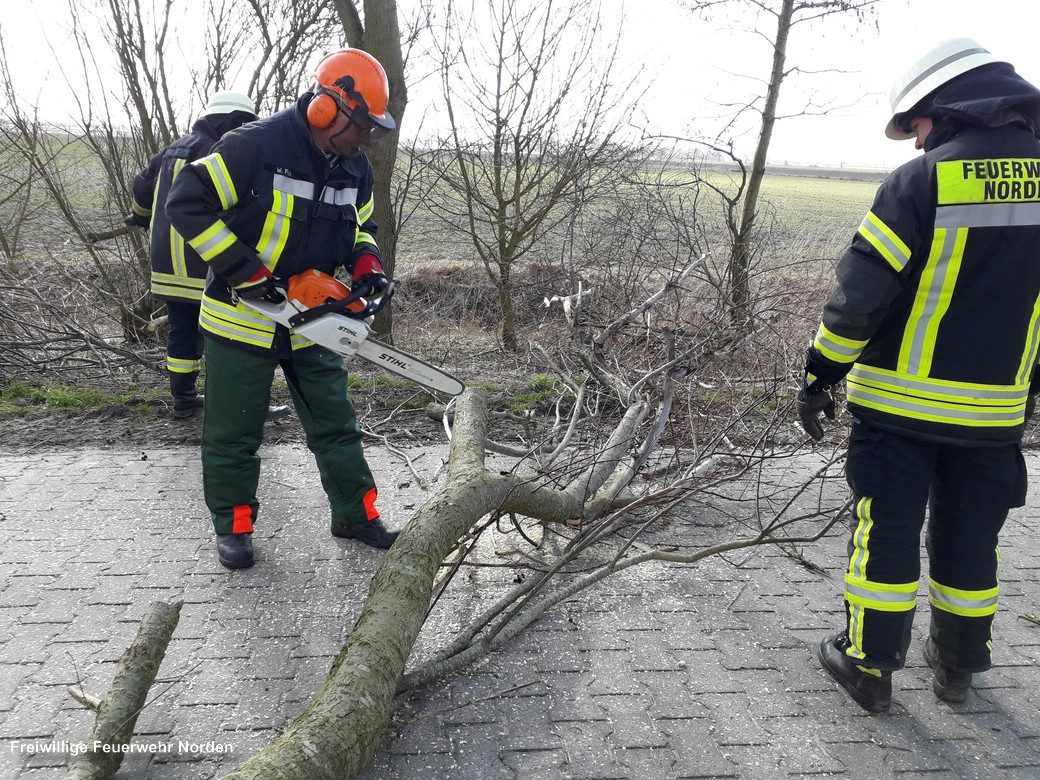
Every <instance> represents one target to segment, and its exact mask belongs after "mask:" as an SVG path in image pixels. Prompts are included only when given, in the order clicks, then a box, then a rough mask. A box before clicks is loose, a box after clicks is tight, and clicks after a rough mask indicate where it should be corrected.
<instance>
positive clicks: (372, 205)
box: [357, 197, 376, 225]
mask: <svg viewBox="0 0 1040 780" xmlns="http://www.w3.org/2000/svg"><path fill="white" fill-rule="evenodd" d="M375 210H376V199H375V198H374V197H372V198H369V199H368V203H366V204H365V205H364V206H362V207H361V208H359V209H358V210H357V213H358V222H359V223H361V224H362V225H363V224H365V223H366V222H368V220H370V219H372V214H373V213H374V212H375Z"/></svg>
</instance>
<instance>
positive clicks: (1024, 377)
mask: <svg viewBox="0 0 1040 780" xmlns="http://www.w3.org/2000/svg"><path fill="white" fill-rule="evenodd" d="M1038 344H1040V297H1038V298H1037V299H1036V302H1035V303H1034V304H1033V315H1032V316H1031V317H1030V318H1029V336H1028V338H1027V340H1026V348H1025V351H1024V352H1023V353H1022V362H1021V363H1020V364H1019V367H1018V374H1017V375H1016V376H1015V378H1016V379H1017V380H1018V383H1019V384H1020V385H1028V384H1029V381H1030V380H1031V379H1032V378H1033V368H1034V367H1035V366H1036V354H1037V352H1036V351H1037V345H1038Z"/></svg>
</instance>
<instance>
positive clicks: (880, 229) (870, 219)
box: [859, 211, 910, 273]
mask: <svg viewBox="0 0 1040 780" xmlns="http://www.w3.org/2000/svg"><path fill="white" fill-rule="evenodd" d="M859 234H860V235H861V236H863V237H864V238H865V239H867V241H868V242H870V245H871V246H872V247H874V249H876V250H877V252H878V254H880V255H881V256H882V257H883V258H885V262H887V263H888V264H889V265H890V266H892V268H894V269H895V270H896V272H897V273H898V272H899V271H902V270H903V268H905V267H906V264H907V263H908V262H910V247H908V246H907V245H906V244H905V243H904V242H903V240H902V239H901V238H900V237H899V236H897V235H896V234H895V233H894V232H892V228H890V227H889V226H888V225H886V224H885V223H884V222H882V221H881V220H880V219H878V217H877V215H875V214H874V212H872V211H868V212H867V216H865V217H863V222H862V223H860V226H859Z"/></svg>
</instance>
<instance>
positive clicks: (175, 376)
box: [126, 91, 289, 419]
mask: <svg viewBox="0 0 1040 780" xmlns="http://www.w3.org/2000/svg"><path fill="white" fill-rule="evenodd" d="M255 119H256V110H255V109H254V107H253V101H252V100H250V99H249V98H248V97H247V96H246V95H244V94H242V93H241V92H233V91H220V92H214V93H213V95H212V96H211V97H210V99H209V102H208V103H207V104H206V108H205V109H204V110H203V112H202V116H201V117H199V118H198V119H197V120H196V121H195V123H194V124H193V125H192V127H191V132H190V133H188V134H187V135H184V136H181V137H180V138H178V139H177V140H175V141H174V142H173V143H171V144H170V145H169V146H167V147H166V148H165V149H162V150H161V151H160V152H159V153H158V154H156V155H154V156H153V157H152V159H151V160H149V162H148V165H147V166H146V167H145V168H144V170H142V171H141V172H140V173H138V174H137V175H136V176H134V180H133V187H132V190H133V206H132V212H131V214H130V215H129V216H128V217H127V219H126V222H127V224H130V225H135V226H137V227H142V228H145V229H147V230H149V231H150V232H149V239H150V242H149V243H150V250H151V253H150V254H151V266H152V268H151V293H152V295H153V296H154V297H155V298H159V299H160V300H162V301H164V302H165V304H166V314H167V321H168V323H169V331H168V336H167V339H166V372H167V374H168V375H169V378H170V394H171V395H172V396H173V416H174V417H175V418H178V419H184V418H188V417H192V416H194V415H195V414H196V413H197V412H199V411H200V410H201V409H202V407H203V402H204V396H203V395H202V393H200V392H199V390H198V377H199V372H200V370H201V368H202V336H201V335H200V334H199V309H200V307H201V302H202V290H203V288H204V287H205V285H206V271H207V270H208V269H207V267H206V264H205V263H204V262H203V261H202V259H201V258H200V257H199V255H198V253H197V252H196V251H195V250H194V249H192V248H191V247H190V246H188V245H187V244H185V242H184V239H183V238H182V237H181V235H180V234H179V233H178V232H177V231H176V230H174V229H173V227H172V226H171V225H170V220H169V217H167V215H166V210H165V209H164V208H163V207H162V206H163V203H165V201H166V196H167V194H168V193H169V192H170V187H172V186H173V180H174V178H175V177H176V176H177V174H178V173H180V171H181V169H182V168H183V167H184V166H185V165H187V164H188V163H190V162H191V161H192V160H197V159H198V158H199V157H202V156H203V155H205V154H207V153H208V152H209V150H210V149H211V148H212V147H213V144H215V143H216V142H217V140H218V139H219V138H220V137H221V136H222V135H224V133H227V132H229V131H231V130H234V129H236V128H238V127H241V126H242V125H244V124H245V123H246V122H252V121H253V120H255ZM288 414H289V407H287V406H272V407H271V408H270V409H269V410H268V418H269V419H278V418H280V417H285V416H286V415H288Z"/></svg>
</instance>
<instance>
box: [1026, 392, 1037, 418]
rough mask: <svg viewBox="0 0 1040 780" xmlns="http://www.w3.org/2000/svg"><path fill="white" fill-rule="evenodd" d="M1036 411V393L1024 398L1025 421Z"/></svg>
mask: <svg viewBox="0 0 1040 780" xmlns="http://www.w3.org/2000/svg"><path fill="white" fill-rule="evenodd" d="M1035 411H1036V393H1030V394H1029V395H1027V396H1026V420H1028V419H1029V418H1030V417H1032V416H1033V412H1035Z"/></svg>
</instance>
